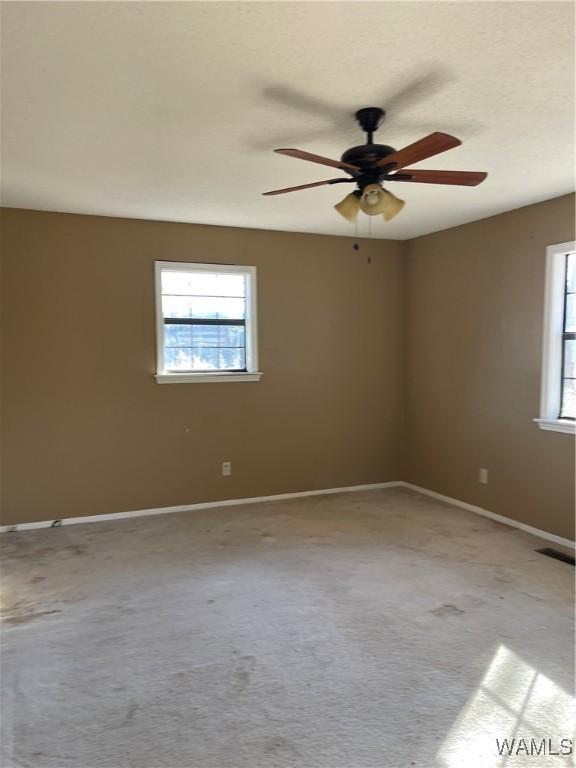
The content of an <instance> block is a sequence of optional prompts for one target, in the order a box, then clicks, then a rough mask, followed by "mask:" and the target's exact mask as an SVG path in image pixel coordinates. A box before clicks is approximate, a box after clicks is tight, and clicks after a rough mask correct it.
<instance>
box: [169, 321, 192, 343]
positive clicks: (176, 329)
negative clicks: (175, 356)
mask: <svg viewBox="0 0 576 768" xmlns="http://www.w3.org/2000/svg"><path fill="white" fill-rule="evenodd" d="M164 344H165V345H166V346H167V347H191V346H192V326H191V325H165V326H164Z"/></svg>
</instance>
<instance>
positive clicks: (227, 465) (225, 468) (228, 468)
mask: <svg viewBox="0 0 576 768" xmlns="http://www.w3.org/2000/svg"><path fill="white" fill-rule="evenodd" d="M231 474H232V462H231V461H223V462H222V477H230V475H231Z"/></svg>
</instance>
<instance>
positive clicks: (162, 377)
mask: <svg viewBox="0 0 576 768" xmlns="http://www.w3.org/2000/svg"><path fill="white" fill-rule="evenodd" d="M168 271H173V272H186V271H189V272H216V273H221V274H231V273H232V274H235V275H244V276H245V277H247V278H248V279H247V280H246V326H245V328H246V371H242V372H240V373H239V372H236V371H214V372H206V371H198V372H195V371H183V372H173V371H170V372H168V371H166V369H165V367H164V315H163V313H162V272H168ZM154 279H155V287H156V361H157V362H156V366H157V372H156V381H157V382H158V384H193V383H194V384H195V383H211V382H212V383H214V382H225V381H227V382H231V381H259V380H260V377H261V376H262V373H261V372H260V371H259V370H258V328H257V302H256V267H242V266H238V265H236V264H197V263H195V262H190V261H156V262H154Z"/></svg>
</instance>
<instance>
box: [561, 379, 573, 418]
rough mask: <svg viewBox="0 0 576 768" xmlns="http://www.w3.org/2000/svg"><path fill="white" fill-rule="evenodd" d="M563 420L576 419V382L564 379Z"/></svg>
mask: <svg viewBox="0 0 576 768" xmlns="http://www.w3.org/2000/svg"><path fill="white" fill-rule="evenodd" d="M560 416H561V417H562V418H565V419H566V418H567V419H574V418H576V381H575V380H574V379H564V380H563V382H562V411H561V413H560Z"/></svg>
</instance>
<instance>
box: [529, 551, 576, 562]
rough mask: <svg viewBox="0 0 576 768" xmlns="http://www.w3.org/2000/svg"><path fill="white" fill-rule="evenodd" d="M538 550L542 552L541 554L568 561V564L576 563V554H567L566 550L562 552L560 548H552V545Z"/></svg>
mask: <svg viewBox="0 0 576 768" xmlns="http://www.w3.org/2000/svg"><path fill="white" fill-rule="evenodd" d="M536 552H540V554H541V555H546V557H553V558H554V559H555V560H562V562H563V563H568V565H576V561H575V560H574V555H567V554H566V553H564V552H560V551H559V550H558V549H552V547H544V549H537V550H536Z"/></svg>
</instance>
